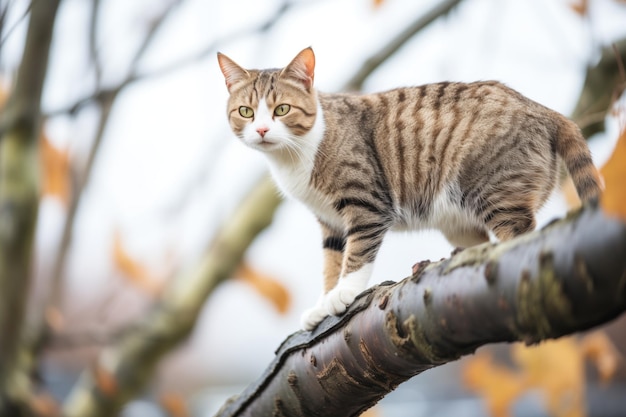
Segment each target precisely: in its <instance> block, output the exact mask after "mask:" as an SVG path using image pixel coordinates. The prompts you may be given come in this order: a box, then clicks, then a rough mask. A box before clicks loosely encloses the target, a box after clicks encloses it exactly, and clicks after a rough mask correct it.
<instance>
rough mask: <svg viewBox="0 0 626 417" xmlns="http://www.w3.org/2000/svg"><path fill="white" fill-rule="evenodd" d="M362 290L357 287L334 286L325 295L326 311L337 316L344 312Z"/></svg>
mask: <svg viewBox="0 0 626 417" xmlns="http://www.w3.org/2000/svg"><path fill="white" fill-rule="evenodd" d="M360 292H361V289H360V288H356V287H347V286H346V287H342V286H338V287H335V288H333V289H332V290H330V291H329V292H328V294H326V296H325V297H324V305H325V306H326V311H327V312H328V313H329V314H333V315H335V316H337V315H339V314H342V313H343V312H345V311H346V309H347V308H348V306H349V305H350V304H352V302H353V301H354V299H355V298H356V296H357V295H359V293H360Z"/></svg>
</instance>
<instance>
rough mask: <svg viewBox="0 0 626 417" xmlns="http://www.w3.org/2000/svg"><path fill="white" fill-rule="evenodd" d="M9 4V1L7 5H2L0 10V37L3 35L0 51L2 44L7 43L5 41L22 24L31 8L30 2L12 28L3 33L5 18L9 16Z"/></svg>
mask: <svg viewBox="0 0 626 417" xmlns="http://www.w3.org/2000/svg"><path fill="white" fill-rule="evenodd" d="M11 3H12V1H9V2H8V3H7V4H5V5H4V7H3V8H2V10H0V36H1V35H4V36H3V37H2V40H0V49H2V46H4V43H5V42H6V41H7V39H9V37H10V36H11V34H12V33H13V31H14V30H15V29H16V28H17V27H18V26H19V25H20V24H21V23H22V21H23V20H24V19H26V17H27V16H28V14H29V13H30V9H31V8H32V7H33V3H32V1H31V2H30V3H29V4H28V7H27V8H26V10H24V13H23V14H22V16H21V17H20V18H19V19H17V21H16V22H15V23H14V24H13V26H11V27H10V28H9V29H7V30H6V33H5V24H6V18H7V15H8V14H9V9H10V8H11V7H10V6H11Z"/></svg>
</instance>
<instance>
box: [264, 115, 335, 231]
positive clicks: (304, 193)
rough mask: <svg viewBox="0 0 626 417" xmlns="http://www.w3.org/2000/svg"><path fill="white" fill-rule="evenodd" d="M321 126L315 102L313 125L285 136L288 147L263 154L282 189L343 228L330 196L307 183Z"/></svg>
mask: <svg viewBox="0 0 626 417" xmlns="http://www.w3.org/2000/svg"><path fill="white" fill-rule="evenodd" d="M324 129H325V123H324V115H323V113H322V108H321V106H320V105H319V104H318V108H317V118H316V120H315V124H314V125H313V128H312V129H311V130H310V131H309V132H308V133H307V134H306V135H304V136H302V137H298V138H285V140H287V141H290V142H291V144H290V146H289V149H284V150H281V151H280V152H275V153H268V154H267V156H268V160H269V163H270V164H269V165H270V171H271V172H272V176H273V177H274V180H275V181H276V183H277V184H278V186H279V188H280V189H281V191H282V192H283V193H285V194H286V195H287V196H289V197H291V198H295V199H296V200H299V201H301V202H303V203H304V204H305V205H306V206H307V207H308V208H309V209H310V210H311V211H313V213H315V215H317V216H318V217H319V218H320V219H322V220H323V221H325V222H326V223H329V224H330V225H332V226H335V227H337V228H343V222H342V220H341V218H340V217H339V216H338V215H337V213H336V211H335V210H334V209H333V206H332V202H331V201H330V199H329V198H328V197H327V196H326V195H324V194H322V193H320V192H319V191H318V190H316V189H315V188H314V187H312V186H311V173H312V172H313V168H314V164H315V155H316V154H317V150H318V147H319V145H320V143H321V142H322V139H323V138H324Z"/></svg>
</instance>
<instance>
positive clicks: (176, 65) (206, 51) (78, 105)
mask: <svg viewBox="0 0 626 417" xmlns="http://www.w3.org/2000/svg"><path fill="white" fill-rule="evenodd" d="M177 4H178V2H177V0H173V2H172V4H171V5H170V6H169V7H167V8H166V9H169V8H171V7H173V6H175V5H177ZM310 4H311V2H307V3H305V4H302V3H301V2H298V1H293V0H285V1H284V2H283V3H282V5H281V6H280V7H279V8H278V9H277V10H276V12H275V13H274V14H273V15H271V16H270V17H268V18H267V19H266V20H265V21H263V22H261V23H259V24H258V25H257V26H247V27H246V28H245V29H242V30H240V31H238V32H234V33H231V34H228V35H226V36H224V37H222V38H220V39H217V40H215V41H214V42H211V43H210V44H208V45H206V46H205V47H204V48H202V49H201V50H199V51H197V52H195V53H193V54H190V55H188V56H186V57H184V58H181V59H180V60H177V61H175V62H172V63H170V64H169V65H165V66H164V67H162V68H159V69H156V70H154V71H150V72H145V73H139V72H138V71H137V70H138V66H137V65H134V67H133V68H132V69H131V71H130V72H129V75H128V77H127V78H126V79H125V80H124V81H123V82H122V83H120V84H119V85H117V86H115V87H112V88H109V89H108V91H109V92H110V91H119V90H122V89H123V88H125V87H126V86H128V85H129V84H131V83H133V82H136V81H143V80H147V79H151V78H157V77H161V76H165V75H167V74H170V73H171V72H174V71H177V70H180V69H181V68H184V67H185V66H188V65H191V64H195V63H197V62H198V61H200V60H202V59H204V58H206V57H208V56H210V55H212V54H214V53H215V52H217V48H218V46H220V45H223V44H224V43H225V42H227V41H228V42H232V41H235V40H237V39H241V38H244V37H246V36H250V35H253V34H255V33H260V32H266V31H269V30H271V29H272V28H273V27H274V25H275V24H276V23H278V22H279V21H280V17H281V16H282V15H284V14H285V13H286V12H288V11H289V10H290V9H291V8H292V7H294V6H303V7H304V6H305V5H306V6H309V5H310ZM155 31H156V28H154V29H153V30H151V31H149V32H155ZM147 46H148V45H147V44H145V43H144V44H143V45H142V46H141V47H140V48H139V52H141V53H143V52H142V51H145V50H146V49H147ZM138 61H139V59H138V57H137V56H136V59H134V60H133V63H134V64H137V63H138ZM102 94H107V91H106V90H100V89H96V91H95V92H93V93H92V94H90V95H89V96H86V97H83V98H82V99H79V100H77V101H76V102H75V103H74V104H72V105H71V106H69V107H65V108H60V109H56V110H53V111H51V112H50V113H48V114H47V116H48V117H53V116H56V115H60V114H67V113H69V114H75V113H76V112H78V111H79V110H80V109H82V108H83V107H84V106H86V105H88V104H90V103H92V102H94V101H98V97H100V96H101V95H102Z"/></svg>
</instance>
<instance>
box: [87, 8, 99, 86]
mask: <svg viewBox="0 0 626 417" xmlns="http://www.w3.org/2000/svg"><path fill="white" fill-rule="evenodd" d="M101 4H102V3H101V1H100V0H92V3H91V14H90V16H89V58H90V60H91V62H92V63H93V67H94V73H95V76H96V88H97V89H99V88H100V83H101V81H102V63H101V62H100V54H99V53H98V45H97V43H98V20H99V17H100V5H101Z"/></svg>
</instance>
